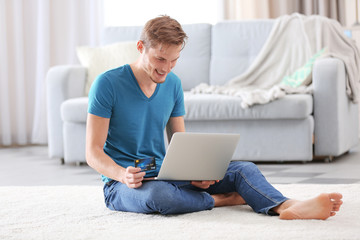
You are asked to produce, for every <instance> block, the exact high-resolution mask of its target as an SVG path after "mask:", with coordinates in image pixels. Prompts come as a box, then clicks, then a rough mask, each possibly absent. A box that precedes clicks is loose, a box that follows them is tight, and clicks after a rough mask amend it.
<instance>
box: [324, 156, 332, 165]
mask: <svg viewBox="0 0 360 240" xmlns="http://www.w3.org/2000/svg"><path fill="white" fill-rule="evenodd" d="M332 161H334V156H328V157H326V158H325V159H324V162H326V163H331V162H332Z"/></svg>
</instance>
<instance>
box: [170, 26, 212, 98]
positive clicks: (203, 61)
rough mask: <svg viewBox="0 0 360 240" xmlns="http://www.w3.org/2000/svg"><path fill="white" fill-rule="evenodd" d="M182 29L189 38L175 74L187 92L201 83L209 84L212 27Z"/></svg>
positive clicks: (184, 27) (187, 27) (185, 27)
mask: <svg viewBox="0 0 360 240" xmlns="http://www.w3.org/2000/svg"><path fill="white" fill-rule="evenodd" d="M182 27H183V29H184V31H185V32H186V34H187V35H188V37H189V38H188V40H187V42H186V45H185V48H184V49H183V50H182V52H181V54H180V58H179V60H178V61H177V64H176V66H175V67H174V69H173V72H174V73H175V74H176V75H177V76H178V77H179V78H180V79H181V82H182V86H183V89H184V90H185V91H187V90H190V89H191V88H194V87H196V86H197V85H199V84H200V83H209V73H210V57H211V52H210V51H211V25H210V24H189V25H183V26H182Z"/></svg>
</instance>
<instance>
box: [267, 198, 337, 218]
mask: <svg viewBox="0 0 360 240" xmlns="http://www.w3.org/2000/svg"><path fill="white" fill-rule="evenodd" d="M341 199H342V195H341V194H340V193H322V194H320V195H319V196H317V197H316V198H313V199H309V200H305V201H297V200H288V201H285V202H284V203H283V204H281V205H280V206H279V207H277V208H275V209H274V211H276V212H278V213H279V214H280V219H285V220H292V219H321V220H325V219H327V218H329V217H332V216H334V215H335V214H336V212H337V211H339V210H340V206H341V204H342V203H343V202H342V200H341Z"/></svg>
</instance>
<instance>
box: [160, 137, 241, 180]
mask: <svg viewBox="0 0 360 240" xmlns="http://www.w3.org/2000/svg"><path fill="white" fill-rule="evenodd" d="M239 138H240V135H239V134H222V133H189V132H177V133H175V134H174V135H173V136H172V138H171V141H170V144H169V146H168V149H167V152H166V155H165V158H164V160H163V163H162V166H161V168H160V171H159V174H158V176H157V177H155V180H174V181H184V180H185V181H188V180H189V181H202V180H221V179H223V178H224V176H225V173H226V170H227V168H228V167H229V164H230V161H231V159H232V156H233V154H234V152H235V149H236V146H237V144H238V142H239Z"/></svg>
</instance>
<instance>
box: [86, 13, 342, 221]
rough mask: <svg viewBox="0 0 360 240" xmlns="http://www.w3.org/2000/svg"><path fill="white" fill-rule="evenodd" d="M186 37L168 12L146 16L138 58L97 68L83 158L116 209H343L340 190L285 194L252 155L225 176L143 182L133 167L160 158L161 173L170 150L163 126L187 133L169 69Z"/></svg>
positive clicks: (286, 212)
mask: <svg viewBox="0 0 360 240" xmlns="http://www.w3.org/2000/svg"><path fill="white" fill-rule="evenodd" d="M186 38H187V36H186V34H185V32H184V31H183V30H182V28H181V25H180V24H179V23H178V22H177V21H176V20H174V19H171V18H170V17H168V16H161V17H158V18H155V19H152V20H150V21H149V22H147V23H146V25H145V27H144V29H143V32H142V35H141V38H140V40H139V41H138V43H137V49H138V51H139V52H140V57H139V58H138V59H137V61H136V62H134V63H131V64H130V65H124V66H121V67H119V68H116V69H113V70H110V71H108V72H106V73H104V74H102V75H100V76H99V77H98V78H97V79H96V81H95V82H94V84H93V86H92V87H91V90H90V94H89V108H88V112H89V114H88V119H87V133H86V159H87V162H88V164H89V165H90V166H91V167H93V168H94V169H95V170H96V171H98V172H99V173H101V174H102V177H103V181H104V182H105V185H104V196H105V203H106V206H107V207H108V208H109V209H111V210H117V211H131V212H139V213H153V212H159V213H161V214H176V213H186V212H194V211H201V210H206V209H212V208H213V207H217V206H226V205H237V204H248V205H249V206H251V207H252V208H253V210H254V211H255V212H258V213H264V214H268V215H279V216H280V218H281V219H327V218H328V217H330V216H334V215H335V213H336V212H337V211H339V209H340V206H341V204H342V201H341V198H342V195H341V194H339V193H323V194H320V195H319V196H317V197H316V198H313V199H310V200H306V201H298V200H292V199H288V198H286V197H284V196H283V195H282V194H281V193H280V192H279V191H277V190H276V189H275V188H274V187H273V186H271V185H270V184H269V183H268V182H267V181H266V179H265V178H264V177H263V175H262V174H261V172H260V171H259V170H258V168H257V167H256V166H255V165H254V164H252V163H249V162H232V163H230V165H229V168H228V170H227V173H226V175H225V177H224V179H223V180H221V181H193V182H170V181H144V177H145V172H141V169H140V168H135V167H134V161H135V160H136V159H139V158H145V157H155V159H156V164H157V168H156V170H153V171H149V172H147V173H146V177H154V176H156V175H157V173H158V171H159V169H160V166H161V163H162V159H163V158H164V156H165V146H164V136H163V133H164V129H165V127H166V126H167V128H168V131H169V133H170V136H171V134H173V133H175V132H184V131H185V125H184V119H183V116H184V115H185V110H184V97H183V91H182V87H181V82H180V79H179V78H178V77H177V76H176V75H175V74H174V73H172V72H171V69H172V68H173V67H174V66H175V64H176V61H177V60H178V59H179V57H180V52H181V50H182V48H183V47H184V44H185V40H186Z"/></svg>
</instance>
